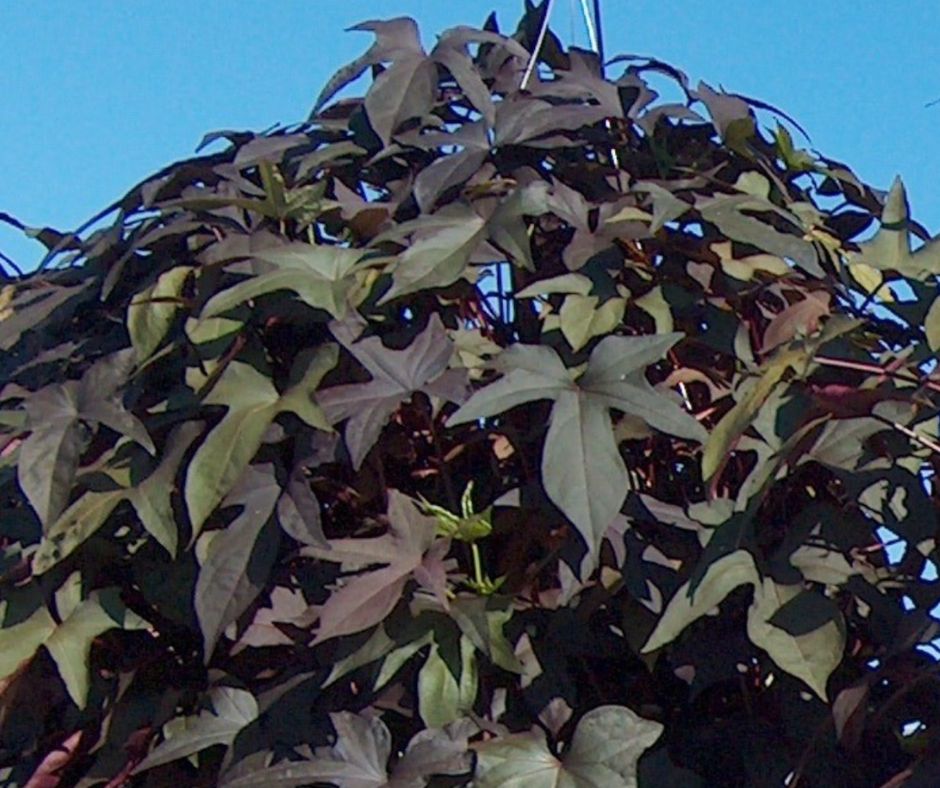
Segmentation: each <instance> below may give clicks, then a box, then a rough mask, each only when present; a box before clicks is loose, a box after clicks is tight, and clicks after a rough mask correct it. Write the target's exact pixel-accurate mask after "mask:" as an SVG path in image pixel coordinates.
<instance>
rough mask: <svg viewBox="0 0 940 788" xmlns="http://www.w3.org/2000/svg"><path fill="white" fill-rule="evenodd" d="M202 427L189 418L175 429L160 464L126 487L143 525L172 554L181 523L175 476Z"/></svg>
mask: <svg viewBox="0 0 940 788" xmlns="http://www.w3.org/2000/svg"><path fill="white" fill-rule="evenodd" d="M202 427H203V423H202V422H201V421H187V422H184V423H183V424H181V425H180V426H179V427H177V428H176V429H175V430H173V432H172V433H170V437H169V438H168V439H167V442H166V446H165V447H164V449H163V454H162V458H161V460H160V464H159V465H158V466H157V467H156V469H155V470H154V471H153V473H151V474H150V475H149V476H148V477H147V478H146V479H144V480H143V481H142V482H141V483H140V484H138V485H137V486H136V487H133V488H131V489H130V490H128V491H127V500H129V501H130V502H131V503H132V504H133V505H134V509H136V510H137V516H138V517H139V518H140V522H141V523H142V524H143V526H144V528H145V529H146V530H147V532H148V533H149V534H150V535H151V536H152V537H153V538H154V539H156V541H157V543H158V544H160V545H161V546H162V547H163V548H164V549H165V550H166V551H167V552H168V553H169V554H170V556H173V557H175V556H176V549H177V546H178V541H179V535H178V528H179V526H178V523H177V516H176V514H175V513H174V511H173V504H172V495H173V490H174V488H175V486H176V485H175V479H176V475H177V473H178V472H179V469H180V463H181V462H182V460H183V456H184V455H185V454H186V452H187V450H188V449H189V447H190V446H191V445H192V442H193V441H194V440H195V439H196V438H197V437H198V436H199V435H200V434H201V432H202Z"/></svg>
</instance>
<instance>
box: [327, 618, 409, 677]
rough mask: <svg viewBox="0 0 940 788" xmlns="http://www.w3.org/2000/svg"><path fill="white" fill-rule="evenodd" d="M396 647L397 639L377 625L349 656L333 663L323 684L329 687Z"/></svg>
mask: <svg viewBox="0 0 940 788" xmlns="http://www.w3.org/2000/svg"><path fill="white" fill-rule="evenodd" d="M394 648H395V641H394V640H392V639H391V638H390V637H389V636H388V633H386V631H385V627H384V626H382V625H379V626H377V627H376V628H375V631H374V632H373V633H372V634H371V635H370V636H369V639H368V640H367V641H366V642H365V643H363V644H362V645H361V646H360V647H359V648H358V649H356V650H355V651H353V652H352V653H351V654H349V655H348V656H346V657H343V658H342V659H341V660H339V661H338V662H334V663H333V668H332V669H331V670H330V675H329V676H327V677H326V680H325V681H324V682H323V686H324V687H328V686H330V684H332V683H333V682H334V681H338V680H339V679H341V678H342V677H343V676H345V675H347V674H349V673H352V672H353V671H354V670H357V669H358V668H361V667H363V666H365V665H368V664H369V663H370V662H375V661H376V660H380V659H382V657H384V656H385V655H386V654H388V652H390V651H392V650H393V649H394Z"/></svg>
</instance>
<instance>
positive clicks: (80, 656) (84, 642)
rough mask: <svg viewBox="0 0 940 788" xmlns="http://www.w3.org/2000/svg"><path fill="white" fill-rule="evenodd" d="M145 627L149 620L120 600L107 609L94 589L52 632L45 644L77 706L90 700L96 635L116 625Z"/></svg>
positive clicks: (127, 627) (130, 627) (81, 706)
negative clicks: (91, 671) (91, 669)
mask: <svg viewBox="0 0 940 788" xmlns="http://www.w3.org/2000/svg"><path fill="white" fill-rule="evenodd" d="M115 611H117V613H118V615H119V616H120V618H119V619H115V618H114V617H113V615H112V614H114V613H115ZM60 612H61V610H60ZM144 626H146V625H145V623H144V622H143V621H142V620H141V619H140V618H139V617H137V616H135V615H133V614H132V613H129V612H128V611H126V610H125V608H124V606H123V605H122V604H120V603H119V602H117V601H116V600H112V604H110V605H109V606H108V609H107V610H106V609H105V608H104V607H103V606H102V604H101V596H100V593H99V592H92V594H91V595H90V596H89V597H88V599H85V600H84V601H82V602H80V603H79V604H78V606H77V607H75V609H74V610H72V611H71V612H70V614H69V615H68V617H67V618H65V620H64V621H63V622H62V623H61V624H60V625H59V626H58V627H56V629H55V631H54V632H52V633H51V634H50V635H49V637H48V639H47V640H46V641H45V643H44V644H43V645H44V646H45V647H46V649H47V650H48V651H49V654H50V656H51V657H52V659H53V660H55V663H56V666H57V667H58V669H59V675H60V676H61V677H62V681H63V682H65V688H66V689H67V690H68V693H69V696H70V697H71V698H72V701H73V702H74V703H75V705H76V706H78V707H79V708H80V709H83V708H85V703H86V702H87V699H88V688H89V686H90V677H89V670H90V667H89V659H88V657H89V654H90V652H91V645H92V643H93V642H94V640H95V638H97V637H98V636H99V635H100V634H101V633H102V632H107V631H108V630H109V629H113V628H114V627H124V628H125V629H140V628H143V627H144Z"/></svg>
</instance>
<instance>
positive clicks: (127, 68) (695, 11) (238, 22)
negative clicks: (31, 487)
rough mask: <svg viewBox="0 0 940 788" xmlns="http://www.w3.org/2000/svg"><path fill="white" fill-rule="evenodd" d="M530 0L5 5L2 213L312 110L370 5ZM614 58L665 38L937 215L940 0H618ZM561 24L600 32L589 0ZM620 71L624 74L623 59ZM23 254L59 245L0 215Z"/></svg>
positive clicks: (701, 74)
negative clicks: (215, 134)
mask: <svg viewBox="0 0 940 788" xmlns="http://www.w3.org/2000/svg"><path fill="white" fill-rule="evenodd" d="M521 9H522V0H462V2H456V1H453V0H452V1H451V2H443V1H442V0H346V2H325V1H324V0H271V1H270V2H266V3H258V2H248V0H234V2H233V0H228V1H227V2H225V1H223V0H186V1H184V0H159V2H155V3H146V4H144V3H133V2H127V0H122V1H121V2H118V0H81V2H77V1H75V0H55V1H54V0H33V1H32V2H27V1H26V0H5V2H2V3H0V30H2V31H3V46H2V47H0V96H2V97H3V102H4V107H5V111H4V112H3V113H2V115H0V211H6V212H8V213H10V214H13V215H14V216H17V217H19V218H20V219H21V220H22V221H23V222H25V223H26V224H27V225H45V224H48V225H51V226H53V227H57V228H59V229H63V230H66V229H69V228H71V227H74V226H77V225H78V224H80V223H81V222H82V221H84V220H85V219H86V218H88V217H89V216H91V215H92V214H94V213H96V212H97V211H98V210H99V209H100V208H103V207H104V206H105V205H107V204H109V203H110V202H112V201H113V200H114V199H116V198H117V197H119V196H120V195H121V194H123V192H124V191H125V190H126V189H127V188H129V187H130V186H132V185H133V184H134V183H135V182H137V181H139V180H141V179H142V178H144V177H145V176H146V175H148V174H149V173H151V172H153V171H154V170H156V169H159V168H160V167H162V166H164V165H165V164H168V163H170V162H171V161H173V160H176V159H179V158H183V157H185V156H188V155H190V154H192V152H193V150H194V148H195V147H196V145H197V144H198V142H199V140H200V139H201V137H202V135H203V133H205V132H207V131H211V130H215V129H222V128H235V129H253V130H261V129H264V128H267V127H268V126H271V125H273V124H275V123H279V122H280V123H290V122H293V121H298V120H302V119H303V118H304V117H305V116H306V114H307V112H308V111H309V108H310V105H311V104H312V102H313V99H314V97H315V96H316V94H317V93H318V92H319V89H320V87H321V86H322V84H323V82H324V81H325V80H326V79H327V78H328V77H329V75H330V74H331V73H332V72H333V71H334V70H335V68H337V67H338V66H340V65H342V64H343V63H345V62H347V61H348V60H350V59H352V58H353V57H354V56H356V55H357V54H358V53H359V52H361V51H362V50H363V49H365V48H366V47H367V46H368V45H369V43H370V41H371V37H370V35H369V34H367V33H344V32H343V29H344V28H346V27H349V26H350V25H352V24H355V23H356V22H359V21H363V20H366V19H375V18H389V17H393V16H401V15H408V16H413V17H414V18H415V19H417V20H418V22H419V24H420V25H421V29H422V33H423V36H424V39H425V42H426V43H431V42H433V40H434V34H435V33H436V32H439V31H441V30H443V29H445V28H447V27H450V26H453V25H456V24H472V25H480V24H482V22H483V20H484V18H485V17H486V14H487V13H488V12H489V11H490V10H495V11H496V12H497V16H498V19H499V21H500V24H501V26H502V29H503V30H510V31H511V30H512V29H514V28H515V23H516V21H517V19H518V17H519V15H520V12H521ZM603 11H604V33H605V35H604V38H605V44H606V49H607V54H608V56H610V55H613V54H617V53H623V52H629V53H636V54H645V55H655V56H657V57H659V58H661V59H664V60H667V61H670V62H671V63H673V64H674V65H676V66H678V67H680V68H682V69H684V70H685V71H686V72H687V73H688V74H689V76H690V77H691V78H692V79H693V80H696V81H697V80H698V79H704V80H705V81H707V82H709V83H710V84H712V85H713V86H717V85H723V86H724V87H725V88H726V89H728V90H731V91H735V92H740V93H743V94H745V95H750V96H753V97H755V98H759V99H762V100H764V101H767V102H770V103H772V104H775V105H777V106H779V107H780V108H781V109H784V110H785V111H787V112H788V113H790V114H791V115H792V116H793V117H795V118H796V119H797V120H798V121H799V122H800V123H801V124H802V125H803V126H804V127H805V128H806V129H807V130H808V131H809V133H810V135H811V137H812V144H813V147H815V148H817V149H819V150H820V151H821V152H823V153H825V154H826V155H828V156H830V157H832V158H836V159H840V160H842V161H845V162H846V163H848V164H849V165H850V166H852V167H853V168H854V169H855V170H856V171H857V172H858V173H859V174H860V175H861V176H862V177H863V178H865V179H866V180H868V181H869V182H871V183H872V184H874V185H876V186H880V187H883V188H887V187H888V186H889V185H890V182H891V179H892V178H893V177H894V175H895V174H898V173H899V174H901V175H902V177H903V178H904V181H905V183H906V184H907V187H908V193H909V195H910V197H911V202H912V207H913V213H914V216H915V217H916V218H918V219H919V220H920V221H922V222H923V223H924V224H926V226H927V227H928V228H929V229H930V230H931V231H932V232H938V231H940V190H938V188H937V186H936V184H937V183H938V182H940V150H938V148H937V147H935V141H936V139H937V129H938V128H940V104H938V105H937V106H933V107H925V104H927V103H928V102H930V101H933V100H935V99H940V67H938V63H940V36H938V35H937V29H938V6H937V5H936V3H934V2H913V1H912V2H905V3H885V2H880V3H875V2H869V1H868V0H856V2H848V0H837V1H836V0H830V2H825V1H823V0H816V1H815V2H811V1H810V0H791V2H788V3H785V4H784V3H756V2H753V1H749V2H746V1H745V0H722V2H717V1H716V2H693V0H604V1H603ZM552 19H553V28H554V29H555V31H556V32H557V33H558V34H559V35H560V36H561V37H562V38H563V39H564V40H566V41H569V42H570V41H574V42H575V43H578V44H579V45H581V46H586V44H587V37H586V34H585V31H584V27H583V23H582V19H581V15H580V0H556V1H555V6H554V11H553V17H552ZM613 73H616V72H613ZM0 251H3V252H4V253H6V254H7V255H9V256H10V257H12V258H13V259H14V260H16V261H17V262H19V263H20V264H21V265H22V266H24V267H31V266H32V265H34V264H35V263H36V262H37V261H38V259H39V258H40V257H41V253H42V251H43V249H42V247H41V246H39V245H38V244H37V243H35V242H32V241H29V240H26V239H23V238H22V237H21V236H20V235H19V234H18V233H15V232H12V231H10V230H8V229H6V228H5V227H0Z"/></svg>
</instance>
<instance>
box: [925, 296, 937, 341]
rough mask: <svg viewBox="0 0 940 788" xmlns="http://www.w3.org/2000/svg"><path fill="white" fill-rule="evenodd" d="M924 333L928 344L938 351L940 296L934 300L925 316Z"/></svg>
mask: <svg viewBox="0 0 940 788" xmlns="http://www.w3.org/2000/svg"><path fill="white" fill-rule="evenodd" d="M924 333H925V334H926V335H927V344H928V345H930V349H931V350H932V351H933V352H934V353H936V352H937V351H938V350H940V296H938V297H937V298H935V299H934V300H933V303H932V304H931V305H930V309H928V310H927V315H926V316H925V317H924Z"/></svg>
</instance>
